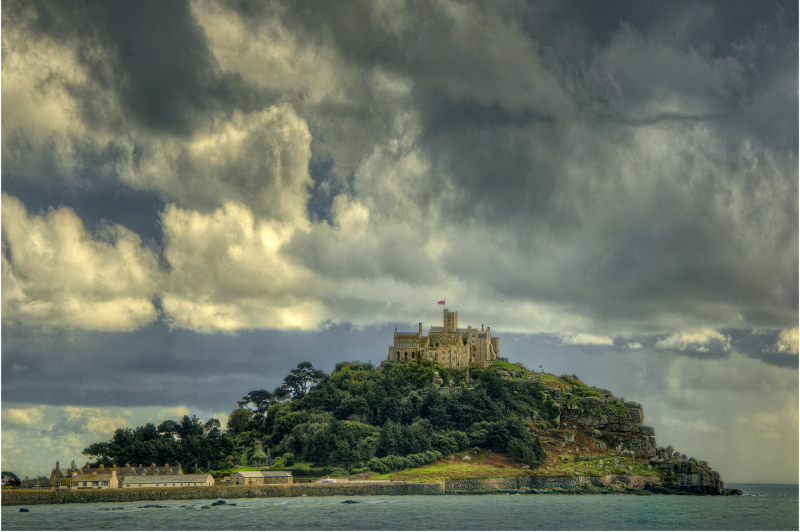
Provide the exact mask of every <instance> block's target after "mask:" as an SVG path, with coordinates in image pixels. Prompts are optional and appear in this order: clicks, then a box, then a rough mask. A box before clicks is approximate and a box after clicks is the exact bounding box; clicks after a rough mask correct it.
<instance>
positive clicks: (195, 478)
mask: <svg viewBox="0 0 800 532" xmlns="http://www.w3.org/2000/svg"><path fill="white" fill-rule="evenodd" d="M213 485H214V477H212V476H211V475H209V474H208V473H203V474H198V475H126V476H125V477H124V478H123V479H122V482H121V483H120V486H119V487H120V488H186V487H193V486H213Z"/></svg>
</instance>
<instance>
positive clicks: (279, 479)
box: [231, 471, 292, 486]
mask: <svg viewBox="0 0 800 532" xmlns="http://www.w3.org/2000/svg"><path fill="white" fill-rule="evenodd" d="M231 482H232V483H233V484H234V485H235V486H260V485H263V484H276V483H277V484H291V483H292V472H291V471H237V472H236V473H235V474H234V475H233V476H232V477H231Z"/></svg>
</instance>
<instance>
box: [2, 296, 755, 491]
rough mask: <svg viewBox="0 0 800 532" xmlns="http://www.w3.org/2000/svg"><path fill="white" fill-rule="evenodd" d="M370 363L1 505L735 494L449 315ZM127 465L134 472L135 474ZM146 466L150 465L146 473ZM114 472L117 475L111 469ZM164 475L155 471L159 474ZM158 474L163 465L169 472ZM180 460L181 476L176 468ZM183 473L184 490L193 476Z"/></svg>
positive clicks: (310, 374) (146, 435) (186, 426)
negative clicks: (503, 353)
mask: <svg viewBox="0 0 800 532" xmlns="http://www.w3.org/2000/svg"><path fill="white" fill-rule="evenodd" d="M393 344H394V345H391V346H390V347H389V355H388V357H387V360H384V361H383V362H382V363H381V364H380V365H377V366H375V365H373V364H371V363H364V362H340V363H338V364H336V365H335V368H334V370H333V371H332V372H331V373H330V374H326V373H325V372H323V371H321V370H317V369H314V368H313V366H312V365H311V364H310V363H308V362H304V363H301V364H299V365H298V366H297V368H295V369H293V370H291V372H290V374H289V375H287V377H286V378H285V379H284V381H283V384H282V385H281V386H280V387H278V388H276V389H275V390H273V391H272V392H270V391H267V390H253V391H251V392H249V393H247V394H246V395H244V396H243V397H242V399H241V400H240V401H238V402H237V408H235V409H234V410H233V411H232V412H231V414H230V416H229V419H228V423H227V427H226V429H225V430H223V429H222V427H221V426H220V423H219V421H217V420H209V421H208V422H206V423H203V422H201V420H199V419H197V418H196V417H191V418H190V417H189V416H184V418H183V419H182V420H180V421H172V420H165V421H164V422H163V423H161V424H159V425H158V426H155V425H153V424H146V425H145V426H143V427H137V428H136V429H133V430H132V429H123V428H120V429H117V430H116V431H115V433H114V434H113V436H112V437H111V438H110V439H109V440H108V441H105V442H98V443H93V444H90V445H89V446H88V447H86V449H84V454H85V455H87V456H89V457H90V458H92V459H93V460H94V461H93V462H91V463H89V462H87V464H86V466H84V467H83V468H77V467H76V465H75V464H74V463H73V464H71V466H70V468H66V469H61V468H60V467H59V466H58V464H56V467H55V468H54V469H53V472H52V473H51V476H50V478H41V479H37V480H36V482H29V483H28V485H27V488H28V489H24V488H26V486H25V483H24V482H23V485H22V486H20V488H18V489H16V490H8V489H4V490H3V492H2V504H4V505H9V504H12V505H13V504H20V505H21V504H26V505H27V504H36V503H54V502H81V501H109V502H111V501H130V500H159V499H182V498H186V499H202V498H204V499H212V498H240V497H270V496H301V495H309V496H311V495H346V496H355V495H370V494H374V495H393V494H395V495H402V494H425V495H436V494H478V493H526V494H537V493H573V494H575V493H639V494H642V493H648V494H692V495H736V494H739V492H738V491H737V490H728V489H725V487H724V484H723V481H722V478H721V476H720V474H719V473H718V472H716V471H714V470H713V469H712V468H711V467H710V465H709V464H708V462H706V461H703V460H701V459H695V458H694V457H689V456H686V455H685V454H681V453H680V452H679V451H678V450H675V449H673V448H672V446H666V447H664V446H659V445H658V444H657V441H656V434H655V430H654V429H653V428H652V427H650V426H647V425H645V424H644V420H645V417H644V411H643V408H642V405H641V404H639V403H636V402H633V401H626V400H625V399H623V398H621V397H616V396H615V395H614V394H613V393H612V392H610V391H609V390H606V389H602V388H598V387H594V386H590V385H587V384H586V383H584V382H583V381H582V380H581V379H580V378H578V376H577V375H561V376H557V375H553V374H549V373H544V372H536V371H531V370H529V369H527V368H526V367H525V366H524V365H523V364H521V363H512V362H510V361H508V360H507V359H505V358H502V357H500V346H499V340H498V338H497V337H492V336H491V333H490V331H489V330H488V329H484V328H483V327H481V330H480V331H479V330H478V329H477V327H476V328H472V327H468V328H466V329H461V328H459V327H458V318H457V314H455V313H450V312H449V311H448V310H447V309H445V310H444V324H443V326H442V327H432V328H431V330H430V331H429V333H428V335H427V336H423V334H422V326H421V324H420V327H419V330H418V331H416V332H413V333H398V332H397V331H395V335H394V342H393ZM136 463H138V464H139V465H138V467H137V466H135V465H133V466H132V465H131V464H136ZM142 463H145V464H148V463H149V464H150V466H149V467H147V466H142ZM122 464H124V465H122ZM157 464H160V465H157ZM169 464H173V465H172V466H170V465H169ZM176 464H177V465H176ZM190 475H191V476H192V478H191V481H190V479H189V476H190Z"/></svg>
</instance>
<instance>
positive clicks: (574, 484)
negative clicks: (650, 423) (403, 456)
mask: <svg viewBox="0 0 800 532" xmlns="http://www.w3.org/2000/svg"><path fill="white" fill-rule="evenodd" d="M735 492H736V490H730V491H729V490H721V491H720V490H716V489H713V488H710V487H707V486H693V485H676V484H665V483H663V482H662V480H661V479H660V478H658V477H642V476H634V475H605V476H602V477H509V478H488V479H464V480H443V481H440V482H425V483H422V482H376V483H369V482H353V483H347V482H343V483H337V484H316V483H315V484H290V485H288V486H277V485H274V486H210V487H196V488H155V489H153V488H141V489H114V490H80V491H71V490H56V491H34V490H3V491H2V505H3V506H22V505H34V504H64V503H82V502H109V503H124V502H139V501H166V500H191V499H248V498H266V497H302V496H308V497H332V496H339V497H358V496H366V495H378V496H391V495H484V494H497V493H530V494H536V493H570V494H583V493H587V494H588V493H596V494H603V493H609V494H610V493H663V494H683V495H734V494H737V493H735Z"/></svg>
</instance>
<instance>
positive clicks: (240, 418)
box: [228, 408, 253, 433]
mask: <svg viewBox="0 0 800 532" xmlns="http://www.w3.org/2000/svg"><path fill="white" fill-rule="evenodd" d="M251 417H253V412H252V410H248V409H246V408H237V409H236V410H234V411H233V412H231V415H230V416H228V430H229V431H230V432H233V433H238V432H244V431H246V430H247V425H248V424H249V423H250V418H251Z"/></svg>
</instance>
